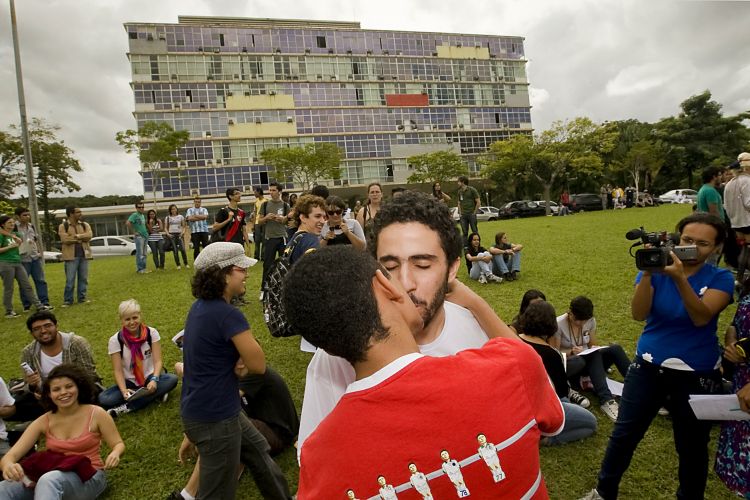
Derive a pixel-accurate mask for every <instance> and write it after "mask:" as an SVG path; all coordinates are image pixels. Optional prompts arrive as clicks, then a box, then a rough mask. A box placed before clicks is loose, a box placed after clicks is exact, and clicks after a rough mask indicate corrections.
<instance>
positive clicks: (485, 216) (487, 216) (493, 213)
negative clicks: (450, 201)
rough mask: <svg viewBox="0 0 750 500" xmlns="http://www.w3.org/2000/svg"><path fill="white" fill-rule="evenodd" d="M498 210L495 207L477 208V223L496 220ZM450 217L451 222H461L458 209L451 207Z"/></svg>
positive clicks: (498, 216)
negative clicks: (451, 218)
mask: <svg viewBox="0 0 750 500" xmlns="http://www.w3.org/2000/svg"><path fill="white" fill-rule="evenodd" d="M499 212H500V209H499V208H497V207H479V211H477V222H482V221H485V222H486V221H492V220H498V219H499V218H500V215H499ZM451 217H453V220H454V221H456V222H458V221H459V220H461V215H460V214H459V212H458V207H451Z"/></svg>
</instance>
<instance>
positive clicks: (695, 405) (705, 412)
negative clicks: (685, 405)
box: [690, 394, 750, 420]
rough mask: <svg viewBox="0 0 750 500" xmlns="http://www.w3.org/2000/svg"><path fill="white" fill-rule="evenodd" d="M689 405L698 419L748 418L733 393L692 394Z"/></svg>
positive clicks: (748, 415) (748, 414)
mask: <svg viewBox="0 0 750 500" xmlns="http://www.w3.org/2000/svg"><path fill="white" fill-rule="evenodd" d="M690 407H691V408H692V409H693V413H695V416H696V417H697V418H698V420H750V413H745V412H744V411H742V410H740V404H739V402H738V401H737V396H735V395H734V394H692V395H691V396H690Z"/></svg>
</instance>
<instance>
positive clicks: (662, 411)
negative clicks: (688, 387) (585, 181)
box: [659, 406, 669, 417]
mask: <svg viewBox="0 0 750 500" xmlns="http://www.w3.org/2000/svg"><path fill="white" fill-rule="evenodd" d="M659 415H661V416H662V417H668V416H669V410H667V409H666V408H664V407H663V406H662V407H661V408H659Z"/></svg>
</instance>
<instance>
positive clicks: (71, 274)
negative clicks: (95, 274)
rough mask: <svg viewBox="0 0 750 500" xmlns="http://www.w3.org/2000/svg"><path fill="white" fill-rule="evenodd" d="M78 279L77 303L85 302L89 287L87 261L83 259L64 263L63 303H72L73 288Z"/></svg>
mask: <svg viewBox="0 0 750 500" xmlns="http://www.w3.org/2000/svg"><path fill="white" fill-rule="evenodd" d="M76 276H77V277H78V302H85V301H86V291H87V289H88V286H89V261H88V260H86V259H84V258H83V257H76V258H74V259H73V260H66V261H65V290H64V291H63V302H64V303H66V304H72V303H73V288H74V285H75V282H76Z"/></svg>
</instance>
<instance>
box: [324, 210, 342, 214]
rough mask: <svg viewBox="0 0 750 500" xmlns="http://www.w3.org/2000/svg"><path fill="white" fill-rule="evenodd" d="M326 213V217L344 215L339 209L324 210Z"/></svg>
mask: <svg viewBox="0 0 750 500" xmlns="http://www.w3.org/2000/svg"><path fill="white" fill-rule="evenodd" d="M326 213H327V214H328V215H341V214H343V213H344V211H343V210H341V209H338V210H326Z"/></svg>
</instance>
